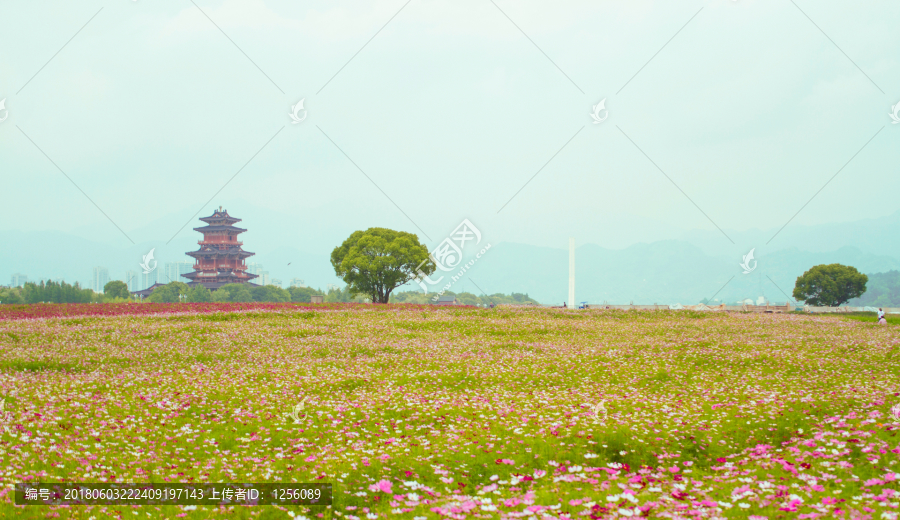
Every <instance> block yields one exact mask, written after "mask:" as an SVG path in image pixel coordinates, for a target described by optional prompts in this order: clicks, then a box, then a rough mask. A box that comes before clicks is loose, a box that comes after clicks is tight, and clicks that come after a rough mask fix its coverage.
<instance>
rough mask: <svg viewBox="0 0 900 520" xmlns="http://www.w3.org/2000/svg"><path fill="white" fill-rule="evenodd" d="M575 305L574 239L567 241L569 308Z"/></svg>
mask: <svg viewBox="0 0 900 520" xmlns="http://www.w3.org/2000/svg"><path fill="white" fill-rule="evenodd" d="M575 307H576V305H575V239H574V238H570V239H569V308H570V309H574V308H575Z"/></svg>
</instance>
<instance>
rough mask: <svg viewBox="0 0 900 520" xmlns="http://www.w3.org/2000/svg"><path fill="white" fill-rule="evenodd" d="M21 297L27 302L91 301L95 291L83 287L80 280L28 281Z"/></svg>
mask: <svg viewBox="0 0 900 520" xmlns="http://www.w3.org/2000/svg"><path fill="white" fill-rule="evenodd" d="M21 298H22V299H23V300H24V302H25V303H38V302H50V303H90V302H91V301H92V300H93V298H94V291H92V290H90V289H82V288H81V286H79V285H78V282H75V285H69V284H67V283H66V282H53V281H50V280H47V282H46V283H45V282H41V283H39V284H35V283H31V282H28V283H26V284H25V286H24V287H22V292H21Z"/></svg>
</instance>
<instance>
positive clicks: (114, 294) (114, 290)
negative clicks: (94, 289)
mask: <svg viewBox="0 0 900 520" xmlns="http://www.w3.org/2000/svg"><path fill="white" fill-rule="evenodd" d="M103 294H105V295H106V296H107V297H108V298H128V297H130V296H131V293H130V292H129V291H128V285H126V284H125V282H122V281H119V280H113V281H111V282H107V283H106V285H104V286H103Z"/></svg>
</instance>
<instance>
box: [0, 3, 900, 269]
mask: <svg viewBox="0 0 900 520" xmlns="http://www.w3.org/2000/svg"><path fill="white" fill-rule="evenodd" d="M2 20H3V27H2V31H0V99H3V98H6V108H7V109H8V112H0V117H3V116H4V115H6V114H7V113H8V118H7V119H6V120H5V121H3V122H2V123H0V175H2V187H3V193H4V195H6V196H4V197H3V203H2V204H0V230H18V231H30V230H38V229H54V230H61V231H66V232H77V231H78V230H79V229H92V230H96V231H95V232H96V236H93V237H92V238H94V239H95V240H97V241H101V242H109V243H121V244H122V245H123V246H125V245H130V241H134V242H138V243H139V242H142V241H149V240H168V239H169V238H171V236H172V235H173V234H175V233H176V231H177V230H178V226H180V225H181V223H183V222H185V221H187V220H188V219H190V218H191V217H192V215H194V213H195V212H196V211H198V210H200V209H201V208H203V213H208V212H209V210H211V208H212V207H214V206H217V205H218V203H217V201H219V200H233V199H243V200H247V201H249V202H251V203H252V204H254V205H256V206H260V207H268V208H271V209H273V210H276V211H279V212H283V213H297V212H303V211H317V212H319V213H322V212H325V213H327V212H335V213H338V212H340V213H342V214H343V217H342V218H343V219H344V220H347V219H349V220H350V221H352V223H353V225H354V226H355V227H359V228H365V227H369V226H373V225H385V226H390V227H395V228H401V229H404V230H407V231H411V232H416V233H418V234H419V235H420V237H422V238H423V240H424V241H425V242H426V243H428V244H429V245H434V244H436V243H437V242H438V241H440V240H441V239H442V238H444V237H445V236H446V234H447V233H448V232H449V231H451V230H452V229H453V228H454V227H455V226H456V225H457V224H458V223H459V221H460V220H461V219H462V218H468V219H470V220H471V221H472V222H474V223H476V224H477V225H478V226H479V228H481V229H482V230H483V231H484V232H485V234H486V235H489V237H490V240H491V241H492V242H494V243H497V242H501V241H514V242H524V243H531V244H538V245H551V244H557V245H558V246H559V247H565V246H566V238H567V237H569V236H575V237H576V238H577V239H578V240H579V242H580V243H584V242H594V243H598V244H602V245H604V246H607V247H609V246H613V247H624V246H625V245H628V244H629V243H632V242H636V241H639V240H650V239H659V238H666V237H669V238H674V237H676V236H677V235H678V234H680V233H682V232H683V231H684V230H689V229H708V230H715V229H716V225H718V226H719V227H721V228H722V229H723V230H725V231H726V232H727V231H728V230H729V229H732V230H743V229H748V228H776V229H777V228H778V227H780V226H782V225H783V224H784V223H785V222H787V221H788V220H789V219H790V218H791V217H792V216H793V215H795V213H797V211H798V210H800V208H801V207H802V206H803V205H804V204H806V203H807V202H808V201H809V200H810V199H811V198H812V201H811V202H809V204H808V205H807V206H806V207H805V208H804V209H803V211H802V212H800V214H799V215H798V216H797V217H796V219H795V220H794V221H793V222H792V224H791V225H795V224H796V225H804V224H816V223H824V222H839V221H849V220H858V219H861V218H869V217H878V216H883V215H887V214H890V213H893V212H895V211H896V210H897V209H900V203H898V198H897V194H898V193H900V175H898V173H900V171H898V170H900V124H898V125H893V124H891V123H892V121H891V118H890V117H889V115H888V114H889V112H891V106H892V105H895V104H900V31H898V27H900V3H898V2H896V1H889V0H884V1H873V2H863V3H859V2H811V1H809V0H796V1H795V2H794V1H791V0H771V1H754V0H738V1H732V0H717V1H708V2H707V1H676V2H672V1H667V2H661V1H642V0H637V1H629V2H625V1H618V2H608V1H597V0H593V1H564V2H548V1H544V2H537V1H530V0H529V1H510V0H494V1H491V0H454V1H449V0H410V1H409V2H405V0H377V1H374V2H359V1H343V0H338V1H328V2H324V1H311V2H292V1H286V0H285V1H282V0H224V1H221V0H194V1H193V2H192V1H190V0H187V1H183V0H138V1H128V0H79V1H78V2H62V1H43V0H36V1H33V2H6V3H5V4H4V8H3V16H2ZM89 20H90V22H88V21H89ZM85 24H86V25H85ZM76 33H77V34H76ZM73 35H74V37H73ZM70 39H71V41H70ZM67 42H68V43H67ZM60 49H62V50H60ZM57 53H58V54H57ZM51 58H52V59H51ZM351 58H352V59H351ZM48 60H49V62H48ZM348 60H349V61H348ZM604 98H605V99H606V108H607V109H608V118H607V119H606V120H605V121H603V122H602V123H600V124H593V120H592V118H591V117H590V112H591V111H592V106H593V105H596V104H597V103H598V102H599V101H600V100H602V99H604ZM300 99H305V101H304V107H305V108H306V109H307V111H306V112H305V114H306V116H307V117H306V119H305V120H304V121H303V122H301V123H299V124H292V120H291V119H290V117H289V112H290V108H291V106H292V105H294V104H295V103H297V101H299V100H300ZM303 113H304V112H301V114H303ZM606 114H607V112H601V115H606ZM32 141H33V143H32ZM332 141H333V142H332ZM39 148H40V150H39ZM339 148H340V149H339ZM341 150H343V152H342V151H341ZM44 154H46V156H45V155H44ZM345 154H346V155H345ZM51 161H52V162H51ZM248 161H249V162H248ZM848 161H849V164H848ZM53 163H55V164H56V165H57V166H58V167H59V168H60V169H61V170H63V171H64V172H65V174H66V175H68V177H70V178H71V181H73V182H74V184H75V185H77V187H76V186H75V185H73V182H70V181H69V180H68V179H67V178H66V177H65V176H64V174H63V173H61V172H60V170H59V169H57V167H56V166H54V164H53ZM354 163H355V165H354ZM654 163H655V165H654ZM845 165H846V167H845ZM357 166H358V168H357ZM842 167H843V170H842V171H840V173H839V174H838V175H837V176H836V177H835V178H834V179H833V180H832V181H831V182H830V183H829V184H828V185H827V186H826V187H825V188H824V189H822V190H821V192H820V193H818V195H816V193H817V192H819V190H820V188H822V187H823V185H825V184H826V182H828V181H829V179H831V178H832V177H833V176H834V175H835V174H836V173H837V172H838V171H839V170H841V168H842ZM241 168H243V169H242V170H241ZM360 169H361V170H362V172H361V171H360ZM239 170H241V171H240V173H239V174H238V175H237V176H236V177H234V178H233V179H232V177H233V176H234V175H235V173H236V172H238V171H239ZM539 170H540V172H539V173H537V172H538V171H539ZM660 170H662V171H660ZM363 172H365V173H363ZM536 173H537V175H536V176H535V174H536ZM366 175H368V177H369V178H371V181H370V180H369V179H367V177H366ZM667 176H668V178H667ZM532 177H533V178H532ZM669 178H671V181H670V180H669ZM229 179H232V180H231V181H230V182H229ZM529 179H531V180H530V182H529ZM226 183H227V185H226ZM526 183H527V185H526ZM673 183H674V184H673ZM676 185H677V186H676ZM223 186H225V187H224V189H222V188H223ZM523 186H524V188H523ZM220 189H221V192H220V193H219V195H218V196H217V197H216V198H214V199H213V201H212V202H211V203H209V204H207V201H209V199H210V197H213V195H214V194H216V193H217V192H218V191H219V190H220ZM520 189H521V191H520ZM82 191H83V193H82ZM517 193H518V194H517ZM516 194H517V195H516ZM814 196H815V197H814ZM88 197H90V199H91V200H92V201H93V203H92V202H91V200H89V199H88ZM813 197H814V198H813ZM510 199H512V200H511V201H510ZM392 201H393V202H392ZM94 203H95V204H96V206H95V204H94ZM504 205H505V207H504ZM98 207H99V209H98ZM398 207H399V209H398ZM316 208H318V209H316ZM501 208H503V209H502V211H499V210H500V209H501ZM232 211H233V212H234V213H238V212H239V211H238V210H232ZM498 211H499V213H498ZM104 213H105V214H106V215H107V216H108V217H109V219H107V217H106V216H104ZM404 213H405V215H404ZM238 216H242V217H244V218H245V220H246V218H247V215H238ZM163 217H166V218H169V217H171V220H172V222H177V223H176V224H175V225H159V226H157V227H153V228H150V229H148V228H147V223H148V222H151V221H156V220H157V219H161V218H163ZM110 221H112V222H114V223H115V225H117V226H118V227H120V228H121V229H122V230H123V231H124V234H123V233H121V232H120V231H119V230H118V229H116V227H115V226H114V225H113V224H112V223H111V222H110ZM198 224H199V223H198ZM193 225H195V224H192V225H191V226H188V227H186V228H185V229H184V230H183V231H181V234H180V235H179V237H181V238H183V237H190V235H191V234H192V233H194V232H192V231H190V228H191V227H193ZM137 230H140V231H137ZM125 234H128V235H129V237H128V238H126V236H124V235H125ZM132 234H134V235H135V236H131V235H132ZM426 235H427V237H428V238H425V236H426ZM429 239H430V240H429ZM248 240H249V237H248ZM335 245H336V244H335ZM722 247H723V252H728V253H729V254H730V253H732V252H734V253H736V252H738V251H739V250H743V248H744V247H745V245H744V244H735V245H732V244H731V243H730V241H729V239H727V238H726V237H725V236H722ZM732 249H733V250H734V251H732Z"/></svg>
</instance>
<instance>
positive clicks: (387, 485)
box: [369, 479, 391, 493]
mask: <svg viewBox="0 0 900 520" xmlns="http://www.w3.org/2000/svg"><path fill="white" fill-rule="evenodd" d="M369 491H371V492H373V493H377V492H379V491H381V492H382V493H390V492H391V482H390V481H388V480H384V479H382V480H379V481H378V482H376V483H374V484H372V485H371V486H369Z"/></svg>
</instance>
